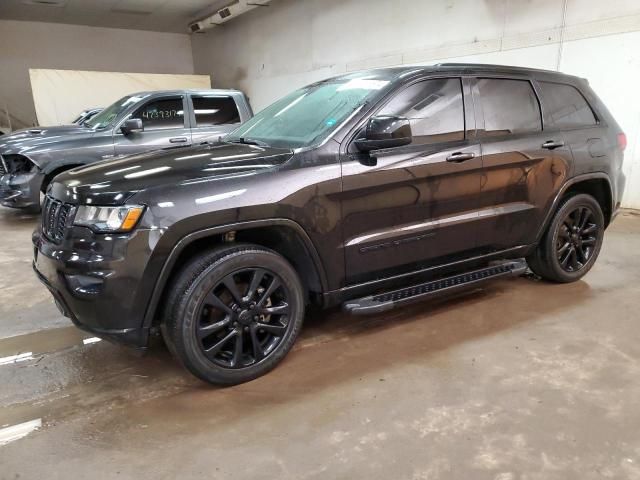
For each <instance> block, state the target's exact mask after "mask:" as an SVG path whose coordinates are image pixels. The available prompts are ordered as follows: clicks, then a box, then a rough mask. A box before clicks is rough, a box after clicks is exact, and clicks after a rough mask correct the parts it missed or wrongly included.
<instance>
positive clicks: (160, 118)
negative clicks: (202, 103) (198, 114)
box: [131, 97, 184, 130]
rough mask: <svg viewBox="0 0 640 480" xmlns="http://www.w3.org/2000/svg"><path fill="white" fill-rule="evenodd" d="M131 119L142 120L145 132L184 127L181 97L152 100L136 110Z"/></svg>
mask: <svg viewBox="0 0 640 480" xmlns="http://www.w3.org/2000/svg"><path fill="white" fill-rule="evenodd" d="M131 118H139V119H141V120H142V125H144V129H145V130H160V129H164V128H182V127H184V110H183V108H182V97H168V98H162V99H159V100H153V101H151V102H149V103H147V104H146V105H144V106H143V107H141V108H140V109H138V110H137V111H136V112H135V113H134V114H133V115H131Z"/></svg>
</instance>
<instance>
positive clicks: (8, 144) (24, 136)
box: [0, 125, 95, 154]
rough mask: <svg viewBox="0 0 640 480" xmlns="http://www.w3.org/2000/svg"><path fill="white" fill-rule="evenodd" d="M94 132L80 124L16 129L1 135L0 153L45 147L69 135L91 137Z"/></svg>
mask: <svg viewBox="0 0 640 480" xmlns="http://www.w3.org/2000/svg"><path fill="white" fill-rule="evenodd" d="M94 133H95V131H94V130H91V129H90V128H87V127H83V126H80V125H60V126H57V127H33V128H25V129H22V130H16V131H15V132H13V133H11V134H9V135H3V136H1V137H0V153H4V154H7V153H20V152H22V151H27V150H31V149H35V148H38V147H45V148H46V145H48V144H50V143H53V142H59V141H60V140H61V139H63V138H68V137H70V136H71V135H83V136H85V137H92V136H93V134H94Z"/></svg>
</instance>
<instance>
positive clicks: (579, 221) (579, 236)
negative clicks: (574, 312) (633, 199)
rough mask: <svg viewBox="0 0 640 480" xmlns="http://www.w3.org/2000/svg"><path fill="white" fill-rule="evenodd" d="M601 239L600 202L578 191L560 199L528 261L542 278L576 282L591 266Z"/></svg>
mask: <svg viewBox="0 0 640 480" xmlns="http://www.w3.org/2000/svg"><path fill="white" fill-rule="evenodd" d="M603 238H604V215H603V213H602V209H601V208H600V204H599V203H598V202H597V200H596V199H595V198H593V197H592V196H591V195H587V194H577V195H574V196H571V197H568V198H566V199H564V200H563V201H562V203H561V204H560V207H558V210H557V212H556V213H555V215H554V216H553V218H552V220H551V224H550V225H549V228H548V229H547V231H546V232H545V234H544V236H543V237H542V240H541V241H540V244H539V245H538V246H537V247H536V250H535V251H534V253H533V254H531V255H530V256H529V257H527V263H528V264H529V268H531V270H532V271H533V273H535V274H536V275H539V276H540V277H542V278H544V279H545V280H549V281H552V282H558V283H569V282H575V281H576V280H579V279H580V278H582V277H583V276H584V275H585V274H586V273H587V272H588V271H589V270H591V267H593V264H594V263H595V261H596V259H597V258H598V254H599V253H600V248H601V247H602V240H603Z"/></svg>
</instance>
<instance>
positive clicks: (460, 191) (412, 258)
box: [342, 77, 482, 284]
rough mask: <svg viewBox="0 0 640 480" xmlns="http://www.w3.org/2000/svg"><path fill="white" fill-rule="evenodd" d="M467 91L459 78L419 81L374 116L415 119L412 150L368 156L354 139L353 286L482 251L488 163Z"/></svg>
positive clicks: (348, 200)
mask: <svg viewBox="0 0 640 480" xmlns="http://www.w3.org/2000/svg"><path fill="white" fill-rule="evenodd" d="M463 84H464V86H465V88H464V92H465V94H463ZM467 92H468V88H467V83H466V81H464V82H463V79H462V78H458V77H453V78H437V79H426V80H421V81H418V82H416V83H413V84H411V85H409V86H407V87H405V88H404V89H403V90H401V91H400V92H398V93H396V94H395V95H394V96H393V97H392V98H391V100H389V101H388V102H387V103H386V105H384V106H383V107H382V108H381V109H380V110H379V111H378V112H377V113H375V114H374V115H377V116H382V115H396V116H400V117H405V118H408V119H409V121H410V124H411V129H412V134H413V141H412V143H411V144H410V145H407V146H401V147H395V148H388V149H385V150H378V151H373V152H370V153H361V152H359V151H358V150H357V148H355V145H354V142H353V139H352V140H351V143H350V144H349V146H348V149H347V154H346V155H344V156H343V161H342V172H343V173H342V174H343V192H342V209H343V232H344V250H345V267H346V273H347V282H348V283H349V284H355V283H360V282H364V281H370V280H374V279H376V278H383V277H388V276H391V275H396V274H402V273H405V272H411V271H415V270H419V269H421V268H425V267H428V266H430V265H434V264H439V263H444V262H446V261H448V259H449V260H454V259H457V258H462V257H464V256H465V255H469V252H471V251H472V250H473V249H474V248H475V247H476V226H477V222H476V220H477V218H478V204H479V194H480V183H481V173H482V158H481V154H480V153H481V152H480V146H479V144H478V142H477V140H476V139H475V120H474V116H473V105H472V102H471V96H470V95H469V94H467ZM356 137H357V136H356Z"/></svg>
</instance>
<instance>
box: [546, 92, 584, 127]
mask: <svg viewBox="0 0 640 480" xmlns="http://www.w3.org/2000/svg"><path fill="white" fill-rule="evenodd" d="M540 89H541V90H542V97H543V98H542V103H543V105H544V109H545V113H546V114H547V115H548V116H549V117H550V118H551V120H552V121H553V123H554V124H555V125H556V126H557V127H560V128H575V127H586V126H591V125H595V124H596V123H597V120H596V117H595V115H594V114H593V110H591V107H590V106H589V104H588V103H587V101H586V100H585V98H584V97H583V96H582V94H581V93H580V92H579V91H578V89H577V88H575V87H573V86H571V85H566V84H562V83H552V82H540Z"/></svg>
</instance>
